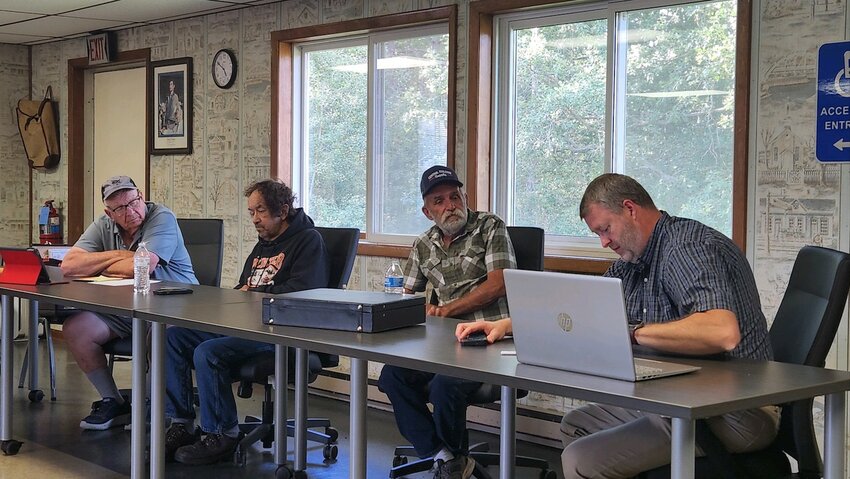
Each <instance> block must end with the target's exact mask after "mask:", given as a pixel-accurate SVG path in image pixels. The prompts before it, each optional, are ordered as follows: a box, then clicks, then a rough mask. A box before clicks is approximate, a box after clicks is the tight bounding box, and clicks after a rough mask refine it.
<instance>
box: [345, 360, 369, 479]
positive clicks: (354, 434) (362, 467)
mask: <svg viewBox="0 0 850 479" xmlns="http://www.w3.org/2000/svg"><path fill="white" fill-rule="evenodd" d="M368 364H369V361H366V360H365V359H357V358H351V405H350V407H351V419H350V425H349V427H350V431H351V434H350V441H349V450H350V454H351V457H350V459H349V462H348V464H349V471H348V477H349V478H351V479H366V388H367V382H366V381H367V379H368V372H367V369H368V368H367V366H368Z"/></svg>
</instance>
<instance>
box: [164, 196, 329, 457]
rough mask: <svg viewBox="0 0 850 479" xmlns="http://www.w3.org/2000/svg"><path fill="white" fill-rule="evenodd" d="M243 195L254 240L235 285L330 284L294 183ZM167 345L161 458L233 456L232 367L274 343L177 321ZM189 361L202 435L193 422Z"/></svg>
mask: <svg viewBox="0 0 850 479" xmlns="http://www.w3.org/2000/svg"><path fill="white" fill-rule="evenodd" d="M245 196H246V197H247V198H248V213H249V214H250V216H251V221H252V222H253V223H254V228H256V230H257V234H258V235H259V241H258V242H257V244H256V246H254V250H253V251H251V255H250V256H249V257H248V259H247V260H246V261H245V266H244V267H243V269H242V275H241V276H240V277H239V284H238V285H236V289H240V290H243V291H257V292H261V293H270V294H280V293H288V292H291V291H299V290H304V289H312V288H322V287H325V286H327V284H328V275H329V261H328V254H327V251H326V250H325V244H324V242H323V241H322V237H321V235H320V234H319V232H318V231H316V230H315V228H314V227H313V220H312V219H310V217H309V216H307V214H305V213H304V210H303V209H302V208H294V207H293V206H292V203H293V199H294V198H293V195H292V190H291V189H290V188H289V187H288V186H286V185H285V184H284V183H282V182H280V181H276V180H263V181H258V182H256V183H254V184H252V185H251V186H249V187H248V188H247V189H246V190H245ZM166 345H167V346H166V348H167V349H166V351H167V353H166V354H167V355H168V368H167V372H166V404H165V414H166V416H168V417H169V418H171V427H169V428H168V431H167V432H166V435H165V453H166V458H167V459H171V458H172V455H173V458H174V460H176V461H178V462H182V463H184V464H212V463H215V462H218V461H220V460H222V459H225V458H227V457H230V456H231V455H232V454H233V452H234V450H235V449H236V445H237V444H238V436H239V421H238V419H237V416H236V401H235V399H234V398H233V389H232V386H231V385H232V383H233V378H232V377H231V375H230V371H231V370H233V369H234V368H235V367H236V366H238V365H239V364H241V363H244V362H246V361H248V360H250V359H252V358H254V357H257V356H259V355H263V354H268V353H269V352H272V351H274V345H272V344H267V343H261V342H257V341H251V340H248V339H241V338H233V337H228V336H222V335H220V334H215V333H208V332H204V331H195V330H192V329H187V328H178V327H171V328H168V329H167V330H166ZM290 359H291V360H290V364H294V359H292V358H290ZM192 369H194V370H195V379H196V381H197V384H198V397H199V399H200V416H201V430H202V431H203V433H204V434H205V435H204V436H203V438H199V436H200V433H199V431H198V430H197V428H196V427H195V408H194V406H193V399H194V398H193V396H194V393H193V390H192Z"/></svg>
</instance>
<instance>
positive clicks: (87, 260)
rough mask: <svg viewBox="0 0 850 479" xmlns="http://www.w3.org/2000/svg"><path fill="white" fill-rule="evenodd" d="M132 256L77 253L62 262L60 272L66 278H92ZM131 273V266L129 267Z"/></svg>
mask: <svg viewBox="0 0 850 479" xmlns="http://www.w3.org/2000/svg"><path fill="white" fill-rule="evenodd" d="M127 257H129V258H130V260H131V261H132V259H133V255H132V253H131V252H129V251H122V250H114V251H98V252H88V251H77V252H74V254H70V252H69V254H68V255H66V256H65V258H64V259H63V260H62V272H63V273H65V274H66V275H68V276H92V275H96V274H100V273H101V272H102V271H105V270H106V269H107V268H109V267H110V266H112V265H113V264H115V263H116V262H118V261H121V260H122V259H124V258H127ZM130 269H131V271H132V265H131V267H130Z"/></svg>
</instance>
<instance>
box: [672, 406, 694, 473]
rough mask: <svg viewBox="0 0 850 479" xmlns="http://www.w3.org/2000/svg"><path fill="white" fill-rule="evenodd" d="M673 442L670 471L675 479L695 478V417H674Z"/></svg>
mask: <svg viewBox="0 0 850 479" xmlns="http://www.w3.org/2000/svg"><path fill="white" fill-rule="evenodd" d="M672 439H673V443H672V451H671V463H670V471H671V472H672V474H671V477H672V478H673V479H694V458H695V457H696V423H695V422H694V420H693V419H683V418H680V417H674V418H673V438H672Z"/></svg>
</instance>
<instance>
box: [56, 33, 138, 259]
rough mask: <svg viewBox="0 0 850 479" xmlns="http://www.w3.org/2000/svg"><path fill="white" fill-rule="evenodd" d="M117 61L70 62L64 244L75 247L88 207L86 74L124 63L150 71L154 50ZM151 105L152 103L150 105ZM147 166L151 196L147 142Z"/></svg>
mask: <svg viewBox="0 0 850 479" xmlns="http://www.w3.org/2000/svg"><path fill="white" fill-rule="evenodd" d="M115 57H116V58H115V61H113V62H110V63H108V64H105V65H94V66H90V65H89V60H88V57H83V58H72V59H70V60H68V208H67V213H66V215H67V219H68V237H67V238H65V242H66V243H68V244H74V243H75V242H76V241H77V239H79V237H80V235H82V234H83V230H84V228H85V227H86V226H87V225H85V224H83V216H84V211H83V209H84V205H85V198H84V192H85V173H86V172H85V142H86V130H85V128H86V118H85V103H86V73H87V70H89V69H94V68H107V67H108V68H114V66H115V65H120V64H122V63H139V62H144V64H145V67H146V68H148V69H149V68H150V59H151V50H150V48H141V49H138V50H130V51H126V52H118V53H117V54H116V56H115ZM147 89H148V91H147V92H146V93H145V98H146V99H148V100H149V99H150V98H151V97H150V95H152V92H151V91H150V90H151V86H150V85H148V86H147ZM147 104H148V105H149V104H150V101H148V102H147ZM148 110H149V108H146V109H145V123H146V125H147V126H146V133H145V134H146V137H148V136H149V135H150V133H151V132H150V124H151V122H150V117H149V115H150V111H148ZM145 165H146V168H147V170H148V174H147V182H146V184H145V193H147V194H149V193H150V151H148V142H147V141H145Z"/></svg>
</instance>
